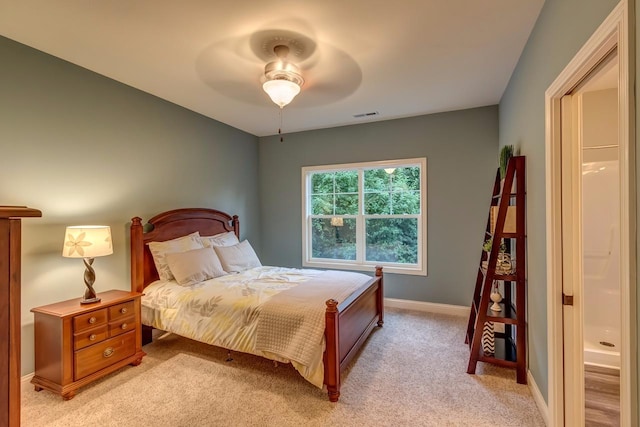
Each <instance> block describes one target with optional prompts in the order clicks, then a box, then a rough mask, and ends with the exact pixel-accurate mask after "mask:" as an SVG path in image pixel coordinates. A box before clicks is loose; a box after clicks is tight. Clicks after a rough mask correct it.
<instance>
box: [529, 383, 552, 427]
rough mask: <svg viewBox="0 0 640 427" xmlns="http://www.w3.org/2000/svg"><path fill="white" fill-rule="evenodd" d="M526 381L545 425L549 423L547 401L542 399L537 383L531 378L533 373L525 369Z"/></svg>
mask: <svg viewBox="0 0 640 427" xmlns="http://www.w3.org/2000/svg"><path fill="white" fill-rule="evenodd" d="M527 383H528V384H529V390H531V395H532V396H533V401H534V402H536V406H537V407H538V410H539V411H540V415H542V419H543V420H544V424H545V425H546V426H548V425H550V424H549V407H548V406H547V402H545V401H544V397H542V393H540V389H539V388H538V384H537V383H536V380H535V379H534V378H533V375H531V371H529V370H527Z"/></svg>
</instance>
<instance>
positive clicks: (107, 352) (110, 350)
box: [102, 347, 116, 358]
mask: <svg viewBox="0 0 640 427" xmlns="http://www.w3.org/2000/svg"><path fill="white" fill-rule="evenodd" d="M115 352H116V351H115V350H114V349H113V347H108V348H107V349H106V350H105V351H104V352H103V353H102V356H103V357H105V358H106V357H111V356H113V353H115Z"/></svg>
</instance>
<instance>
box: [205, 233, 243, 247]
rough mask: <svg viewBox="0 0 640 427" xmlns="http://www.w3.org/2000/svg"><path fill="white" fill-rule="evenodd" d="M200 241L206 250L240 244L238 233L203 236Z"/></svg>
mask: <svg viewBox="0 0 640 427" xmlns="http://www.w3.org/2000/svg"><path fill="white" fill-rule="evenodd" d="M200 241H201V242H202V244H203V245H204V247H205V248H212V247H214V246H233V245H237V244H238V243H240V240H238V237H237V236H236V233H234V232H233V231H228V232H226V233H220V234H216V235H215V236H201V237H200Z"/></svg>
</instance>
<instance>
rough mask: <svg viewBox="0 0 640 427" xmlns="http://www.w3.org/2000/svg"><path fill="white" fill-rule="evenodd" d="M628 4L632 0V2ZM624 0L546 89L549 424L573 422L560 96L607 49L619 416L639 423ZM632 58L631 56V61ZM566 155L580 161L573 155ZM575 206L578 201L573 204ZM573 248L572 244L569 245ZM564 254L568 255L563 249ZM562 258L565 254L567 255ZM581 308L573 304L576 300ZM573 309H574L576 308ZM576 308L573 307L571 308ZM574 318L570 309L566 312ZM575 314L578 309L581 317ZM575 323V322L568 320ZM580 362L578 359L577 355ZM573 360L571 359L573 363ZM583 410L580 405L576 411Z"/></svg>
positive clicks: (630, 67) (629, 48)
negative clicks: (616, 183)
mask: <svg viewBox="0 0 640 427" xmlns="http://www.w3.org/2000/svg"><path fill="white" fill-rule="evenodd" d="M631 6H633V2H631ZM629 7H630V5H629V1H628V0H621V1H620V3H619V4H618V6H616V8H615V9H614V10H613V11H612V12H611V14H610V15H609V16H608V17H607V18H606V19H605V21H604V22H603V23H602V24H601V25H600V27H599V28H598V29H597V30H596V31H595V33H594V34H593V35H592V36H591V38H589V40H588V41H587V42H586V44H585V45H584V46H583V47H582V49H580V51H579V52H578V53H577V54H576V56H575V57H574V58H573V59H572V60H571V62H570V63H569V64H568V65H567V67H566V68H565V69H564V70H563V71H562V73H560V75H559V76H558V77H557V78H556V80H555V81H554V82H553V84H552V85H551V86H550V87H549V88H548V89H547V91H546V92H545V123H546V126H545V132H546V135H545V144H546V145H545V178H546V205H547V216H546V249H547V342H548V352H549V353H548V358H549V359H548V361H549V371H548V374H549V376H548V382H549V390H548V392H549V393H548V404H549V422H550V425H552V426H563V425H565V417H567V418H566V419H567V420H569V421H573V420H574V418H573V416H574V413H573V412H572V411H571V410H569V411H567V413H566V414H565V405H564V377H565V372H564V366H563V339H564V335H563V305H562V283H563V281H562V279H563V268H562V266H563V260H562V255H563V247H562V218H561V213H562V209H561V206H562V198H561V194H562V191H561V185H562V182H561V173H562V156H561V143H560V141H561V139H562V135H561V130H562V127H561V117H560V112H561V108H560V104H561V101H560V100H561V98H562V97H563V96H564V95H566V94H569V93H570V92H571V91H572V89H573V88H574V87H575V86H576V85H577V84H578V83H579V82H580V81H581V80H582V79H583V78H584V77H585V76H587V75H588V74H589V72H590V71H591V70H593V68H594V67H595V66H596V65H597V64H598V63H599V62H600V61H601V60H602V59H604V58H605V57H606V55H607V53H609V52H610V51H611V50H612V49H613V48H615V47H616V46H617V49H618V65H619V67H618V68H619V75H618V103H619V121H618V127H619V137H620V141H619V142H620V146H619V155H620V157H619V159H620V177H621V182H620V199H621V205H620V286H621V289H620V297H621V298H620V300H621V301H620V303H621V304H620V309H621V313H620V315H621V320H622V321H621V330H620V334H621V349H620V356H621V368H620V421H621V425H622V426H634V425H637V420H638V413H637V412H638V410H637V408H636V406H637V405H636V404H637V401H638V400H637V398H638V397H637V396H638V395H637V387H638V384H637V382H638V381H637V379H638V376H637V359H636V353H637V342H636V341H637V325H636V323H635V322H636V305H637V304H636V186H635V105H634V103H635V97H634V94H633V87H632V85H630V78H631V77H632V76H634V75H635V52H634V51H633V49H634V43H633V40H632V39H631V36H630V32H629V24H630V21H629V20H630V19H635V16H634V14H631V18H630V16H629V15H630V14H629ZM632 59H633V60H632ZM572 158H578V159H579V158H580V156H579V153H577V154H576V155H575V156H572ZM575 209H579V206H574V211H575ZM573 246H574V247H575V241H574V245H573ZM569 253H570V252H569ZM565 256H566V253H565ZM574 304H576V305H577V306H579V305H580V304H581V303H580V302H579V301H574ZM574 311H576V310H574ZM577 311H579V310H577ZM571 315H572V316H573V313H571ZM580 315H581V313H579V314H578V316H580ZM574 320H575V319H574ZM580 359H582V358H581V357H580ZM574 362H575V361H574ZM580 410H581V409H580Z"/></svg>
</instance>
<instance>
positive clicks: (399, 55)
mask: <svg viewBox="0 0 640 427" xmlns="http://www.w3.org/2000/svg"><path fill="white" fill-rule="evenodd" d="M543 3H544V1H543V0H515V1H514V0H482V1H478V0H395V1H389V0H270V1H258V0H233V1H230V0H227V1H223V0H182V1H177V0H100V1H87V0H56V1H52V0H0V34H1V35H3V36H5V37H8V38H10V39H13V40H16V41H18V42H20V43H24V44H26V45H28V46H32V47H34V48H36V49H39V50H41V51H44V52H46V53H49V54H51V55H54V56H57V57H60V58H62V59H65V60H67V61H69V62H72V63H74V64H77V65H80V66H82V67H85V68H87V69H89V70H92V71H95V72H97V73H100V74H102V75H105V76H107V77H110V78H112V79H115V80H118V81H120V82H123V83H125V84H128V85H130V86H133V87H135V88H138V89H140V90H143V91H145V92H148V93H151V94H153V95H156V96H158V97H160V98H163V99H166V100H168V101H171V102H173V103H175V104H178V105H182V106H184V107H186V108H188V109H190V110H193V111H196V112H198V113H200V114H203V115H205V116H208V117H211V118H213V119H216V120H219V121H221V122H223V123H226V124H229V125H231V126H234V127H236V128H238V129H242V130H244V131H246V132H249V133H251V134H254V135H258V136H265V135H272V134H275V133H277V130H278V127H279V115H278V111H279V108H278V107H277V106H276V105H275V104H273V103H272V102H271V101H270V100H269V98H268V96H267V95H266V94H265V93H264V92H263V91H262V87H261V78H262V76H263V71H264V65H265V63H266V62H268V60H269V58H268V52H266V51H265V50H263V48H262V46H263V45H264V44H265V43H266V44H267V45H268V44H269V43H271V42H272V41H273V40H274V39H278V38H284V39H286V40H293V43H294V44H298V45H300V46H302V47H303V48H304V51H303V52H301V53H300V56H299V57H298V58H297V61H298V65H299V66H300V67H301V68H302V74H303V76H304V78H305V84H304V86H303V88H302V92H301V93H300V95H298V97H297V98H296V99H294V100H293V102H292V103H291V104H289V105H288V106H287V107H285V108H284V110H283V132H293V131H301V130H309V129H318V128H326V127H333V126H340V125H347V124H353V123H362V122H364V121H373V120H388V119H392V118H399V117H408V116H415V115H421V114H429V113H435V112H442V111H451V110H457V109H464V108H472V107H479V106H485V105H492V104H497V103H498V102H499V101H500V98H501V96H502V93H503V92H504V89H505V87H506V85H507V83H508V81H509V77H510V76H511V73H512V72H513V69H514V68H515V65H516V63H517V60H518V58H519V56H520V53H521V52H522V49H523V47H524V45H525V43H526V41H527V38H528V37H529V33H530V32H531V29H532V27H533V24H534V23H535V20H536V18H537V16H538V13H539V12H540V9H541V7H542V4H543ZM374 111H377V112H379V115H377V116H373V117H368V118H360V119H357V118H354V117H353V116H354V115H355V114H360V113H368V112H374Z"/></svg>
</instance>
